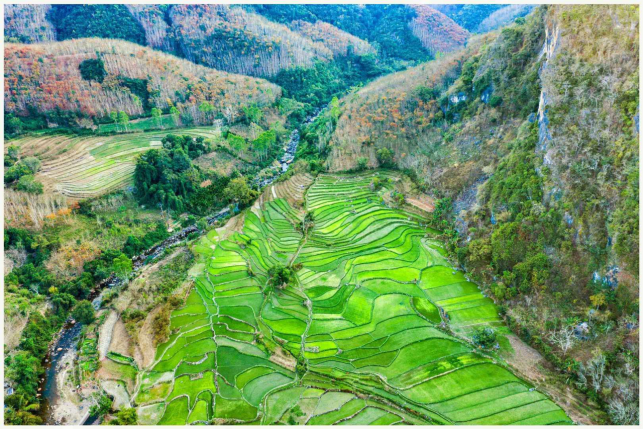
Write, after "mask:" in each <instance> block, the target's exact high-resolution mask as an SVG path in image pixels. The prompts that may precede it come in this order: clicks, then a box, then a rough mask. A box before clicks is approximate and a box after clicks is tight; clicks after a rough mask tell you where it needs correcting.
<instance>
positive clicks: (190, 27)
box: [170, 5, 332, 76]
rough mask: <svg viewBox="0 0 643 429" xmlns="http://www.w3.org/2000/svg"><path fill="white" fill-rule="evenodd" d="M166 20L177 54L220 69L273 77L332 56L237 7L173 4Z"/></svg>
mask: <svg viewBox="0 0 643 429" xmlns="http://www.w3.org/2000/svg"><path fill="white" fill-rule="evenodd" d="M170 18H171V20H172V23H173V32H174V37H175V39H176V42H177V44H178V45H179V46H180V49H181V52H182V54H183V56H185V57H186V58H187V59H189V60H191V61H194V62H197V63H201V64H206V65H209V66H211V67H214V68H217V69H220V70H226V71H233V72H237V73H243V74H249V75H256V76H274V75H275V74H276V73H278V72H279V70H281V69H285V68H291V67H295V66H304V67H310V66H312V64H313V61H314V60H315V59H320V60H325V61H327V60H329V59H331V58H332V53H331V52H330V50H328V49H327V48H326V47H325V46H324V45H323V44H320V43H316V42H313V41H311V40H309V39H307V38H304V37H302V36H301V35H299V34H298V33H295V32H293V31H291V30H290V29H288V28H287V27H286V26H284V25H281V24H276V23H273V22H271V21H269V20H267V19H266V18H264V17H262V16H260V15H256V14H253V13H249V12H246V11H245V10H243V9H241V8H239V7H229V6H225V5H189V6H188V5H178V6H175V7H173V8H172V10H171V12H170Z"/></svg>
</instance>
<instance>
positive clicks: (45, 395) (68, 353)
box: [39, 109, 321, 425]
mask: <svg viewBox="0 0 643 429" xmlns="http://www.w3.org/2000/svg"><path fill="white" fill-rule="evenodd" d="M320 113H321V109H316V110H315V111H314V113H313V114H312V115H311V116H309V117H308V118H307V119H306V120H305V121H304V122H303V123H302V125H307V124H310V123H312V122H313V121H314V120H315V119H316V118H317V117H318V116H319V114H320ZM299 139H300V135H299V130H298V129H295V130H293V131H292V132H291V133H290V138H289V139H288V142H287V143H286V144H285V145H284V153H283V155H282V156H281V158H280V159H279V163H280V165H281V168H278V167H266V168H265V169H264V170H262V172H264V171H272V172H273V175H272V177H270V178H267V179H263V180H259V179H256V180H255V181H253V184H254V185H255V186H257V187H259V189H261V188H263V187H264V186H267V185H270V184H271V183H273V182H274V181H275V180H277V178H279V177H280V176H281V175H282V174H284V173H286V172H287V171H288V168H289V167H290V164H291V163H292V162H293V160H294V159H295V153H296V152H297V146H298V145H299ZM258 176H259V175H258ZM230 214H231V209H230V208H229V207H226V208H224V209H223V210H221V211H219V212H217V213H216V214H214V215H212V216H209V217H207V218H206V219H207V221H208V224H209V225H212V224H213V223H214V222H215V221H216V220H220V219H222V218H224V217H226V216H228V215H230ZM194 232H201V231H200V230H199V228H198V227H197V226H196V225H191V226H188V227H186V228H183V229H182V230H180V231H178V232H177V233H175V234H174V235H172V236H171V237H169V238H167V239H166V240H164V241H163V242H161V243H160V244H158V245H156V246H153V247H151V248H149V249H147V250H146V251H145V252H143V253H141V254H140V255H138V256H135V257H133V258H132V265H133V267H132V268H133V272H134V273H136V272H137V271H138V270H140V269H141V267H143V266H144V265H146V264H147V263H149V262H151V261H153V260H155V259H156V258H158V257H159V256H160V255H161V254H162V253H163V252H164V251H165V249H167V248H168V247H170V246H172V245H174V244H176V243H178V242H180V241H182V240H183V239H185V238H186V237H187V236H188V235H190V234H192V233H194ZM122 283H123V282H122V280H121V279H119V278H118V277H116V276H115V275H114V274H112V275H111V276H110V277H108V278H107V279H105V280H103V281H102V282H100V283H98V284H97V285H96V287H95V288H94V290H93V291H92V294H91V295H90V299H91V300H92V305H93V306H94V309H95V310H99V309H100V308H101V306H102V304H103V299H104V296H105V293H107V292H108V291H110V290H112V289H113V288H115V287H120V286H121V285H122ZM81 331H82V324H81V323H77V322H75V321H74V320H73V319H72V318H71V316H70V317H69V319H67V321H66V322H65V324H64V325H63V327H62V329H61V330H60V331H59V333H58V334H57V335H56V336H55V337H54V339H53V341H52V343H51V345H50V347H49V351H48V353H47V355H46V356H45V365H44V366H45V375H44V378H43V379H42V381H41V384H40V388H41V389H42V390H41V393H42V399H41V407H40V413H39V414H40V417H41V418H42V419H43V421H44V422H45V424H48V425H54V424H60V423H61V422H59V421H56V420H55V418H54V415H53V414H54V413H53V411H54V408H55V407H56V406H57V405H58V404H59V403H62V402H64V401H65V398H62V397H61V392H60V388H59V387H60V386H58V382H59V381H60V380H59V379H58V377H57V375H59V374H61V373H62V372H63V371H65V370H67V369H69V370H72V369H73V366H74V362H75V361H76V358H77V352H78V349H77V348H78V341H79V339H80V334H81ZM82 411H83V412H84V413H85V414H84V417H83V418H82V420H81V421H80V422H79V423H80V424H84V425H91V424H95V423H96V422H97V418H96V417H91V416H89V410H82Z"/></svg>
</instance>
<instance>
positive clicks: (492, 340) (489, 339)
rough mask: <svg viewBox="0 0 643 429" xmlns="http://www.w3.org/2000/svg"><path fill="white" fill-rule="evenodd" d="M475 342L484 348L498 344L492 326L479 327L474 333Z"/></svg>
mask: <svg viewBox="0 0 643 429" xmlns="http://www.w3.org/2000/svg"><path fill="white" fill-rule="evenodd" d="M473 343H474V344H475V345H477V346H478V347H482V348H483V349H488V348H491V347H493V346H494V345H495V344H496V332H495V331H494V330H493V329H491V328H477V329H476V330H475V333H474V334H473Z"/></svg>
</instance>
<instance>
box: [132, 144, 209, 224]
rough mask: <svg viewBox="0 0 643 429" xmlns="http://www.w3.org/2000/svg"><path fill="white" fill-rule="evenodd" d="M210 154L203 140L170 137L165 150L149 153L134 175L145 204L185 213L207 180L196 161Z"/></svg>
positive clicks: (138, 193)
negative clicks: (188, 202) (190, 198)
mask: <svg viewBox="0 0 643 429" xmlns="http://www.w3.org/2000/svg"><path fill="white" fill-rule="evenodd" d="M209 151H210V147H209V143H206V142H205V140H204V139H203V138H202V137H199V138H197V139H193V137H191V136H175V135H171V134H170V135H168V136H166V137H165V138H163V149H155V150H150V151H147V152H145V153H144V154H143V155H141V156H140V157H139V158H138V161H137V163H136V170H135V171H134V183H135V186H136V194H137V196H138V197H139V199H140V201H141V202H143V203H151V204H155V205H156V204H158V205H159V206H160V207H165V208H167V209H172V210H177V211H179V212H182V211H184V209H185V208H186V206H187V204H186V203H187V200H188V199H189V197H190V195H191V194H192V193H193V192H194V191H195V189H196V188H197V187H198V186H199V184H200V183H202V182H203V180H204V174H203V173H202V172H201V170H200V169H199V168H198V167H197V166H195V165H193V164H192V159H194V158H197V157H199V156H200V155H202V154H204V153H207V152H209Z"/></svg>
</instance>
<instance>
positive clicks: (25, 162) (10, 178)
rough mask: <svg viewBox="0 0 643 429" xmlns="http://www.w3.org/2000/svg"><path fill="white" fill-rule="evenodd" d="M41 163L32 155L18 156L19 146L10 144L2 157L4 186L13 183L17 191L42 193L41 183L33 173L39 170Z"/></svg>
mask: <svg viewBox="0 0 643 429" xmlns="http://www.w3.org/2000/svg"><path fill="white" fill-rule="evenodd" d="M41 165H42V163H41V162H40V160H39V159H38V158H36V157H34V156H29V157H26V158H23V159H21V158H20V148H19V147H17V146H15V145H10V146H9V147H8V148H7V154H6V155H5V157H4V166H5V171H4V183H5V186H8V185H9V186H10V185H14V186H15V188H16V189H17V190H19V191H23V192H28V193H30V194H42V192H43V185H42V183H40V182H38V181H37V180H36V179H35V177H34V175H35V174H36V173H37V172H38V170H40V166H41Z"/></svg>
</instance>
